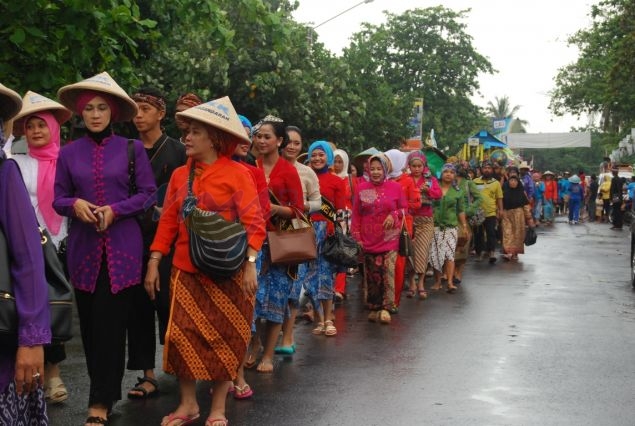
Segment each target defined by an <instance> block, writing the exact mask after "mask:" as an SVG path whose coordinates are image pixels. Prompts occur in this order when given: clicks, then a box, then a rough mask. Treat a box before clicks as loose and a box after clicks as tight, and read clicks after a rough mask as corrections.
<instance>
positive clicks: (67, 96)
mask: <svg viewBox="0 0 635 426" xmlns="http://www.w3.org/2000/svg"><path fill="white" fill-rule="evenodd" d="M84 90H93V91H95V92H103V93H106V94H108V95H111V96H113V97H114V98H115V100H117V101H118V106H119V115H118V116H117V117H116V119H114V120H113V121H130V120H132V119H133V118H134V116H135V115H137V103H136V102H135V101H133V100H132V98H130V96H128V94H127V93H126V92H125V90H123V89H122V88H121V87H119V85H118V84H117V82H115V80H113V79H112V77H111V76H110V75H109V74H108V73H107V72H102V73H101V74H97V75H94V76H92V77H90V78H87V79H86V80H82V81H80V82H78V83H74V84H69V85H68V86H64V87H62V88H61V89H60V90H58V91H57V97H58V98H59V99H60V102H61V103H62V104H63V105H64V106H65V107H66V108H68V109H70V110H71V111H74V112H75V113H76V114H81V111H75V109H76V108H77V97H78V96H79V95H80V94H81V93H82V92H83V91H84Z"/></svg>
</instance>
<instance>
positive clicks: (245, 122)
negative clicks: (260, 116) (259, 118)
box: [238, 114, 252, 135]
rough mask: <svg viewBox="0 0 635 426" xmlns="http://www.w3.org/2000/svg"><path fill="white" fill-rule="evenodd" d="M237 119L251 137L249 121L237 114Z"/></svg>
mask: <svg viewBox="0 0 635 426" xmlns="http://www.w3.org/2000/svg"><path fill="white" fill-rule="evenodd" d="M238 118H239V119H240V123H241V124H242V125H243V127H247V128H249V134H250V135H251V129H252V125H251V121H249V119H248V118H247V117H245V116H244V115H240V114H238Z"/></svg>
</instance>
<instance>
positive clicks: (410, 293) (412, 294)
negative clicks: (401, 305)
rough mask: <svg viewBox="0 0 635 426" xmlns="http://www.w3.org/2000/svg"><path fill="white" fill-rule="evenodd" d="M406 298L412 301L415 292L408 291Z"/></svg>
mask: <svg viewBox="0 0 635 426" xmlns="http://www.w3.org/2000/svg"><path fill="white" fill-rule="evenodd" d="M406 297H407V298H408V299H412V298H413V297H415V291H414V290H406Z"/></svg>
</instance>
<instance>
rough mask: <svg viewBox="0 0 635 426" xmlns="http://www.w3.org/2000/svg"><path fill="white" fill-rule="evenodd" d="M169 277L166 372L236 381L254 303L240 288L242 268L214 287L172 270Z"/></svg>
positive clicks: (205, 280)
mask: <svg viewBox="0 0 635 426" xmlns="http://www.w3.org/2000/svg"><path fill="white" fill-rule="evenodd" d="M170 279H171V282H170V288H171V304H170V307H171V309H170V320H169V322H168V329H167V332H166V335H165V346H164V348H163V369H164V370H165V372H166V373H169V374H174V375H176V376H177V377H180V378H185V379H193V380H220V381H226V380H234V379H235V378H236V372H237V371H238V366H239V365H240V364H241V363H242V361H243V358H244V356H245V352H246V351H247V344H248V342H249V339H250V338H251V322H252V319H253V314H254V303H255V298H254V295H247V294H245V292H243V290H242V285H241V284H242V270H241V271H239V272H238V273H236V275H234V276H233V277H232V278H231V279H230V280H228V281H225V282H221V283H216V282H214V281H212V280H211V279H210V278H208V277H207V276H205V275H203V274H200V273H196V274H191V273H188V272H184V271H182V270H180V269H176V268H173V269H172V274H171V278H170Z"/></svg>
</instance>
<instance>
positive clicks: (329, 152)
mask: <svg viewBox="0 0 635 426" xmlns="http://www.w3.org/2000/svg"><path fill="white" fill-rule="evenodd" d="M316 149H319V150H322V151H324V153H325V154H326V166H325V168H326V169H327V170H328V168H329V167H331V166H332V165H333V160H334V159H335V157H334V156H333V148H331V144H330V143H328V142H327V141H315V142H313V143H312V144H311V146H309V150H308V151H307V158H308V159H309V161H310V159H311V154H313V151H315V150H316ZM320 171H323V170H320Z"/></svg>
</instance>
